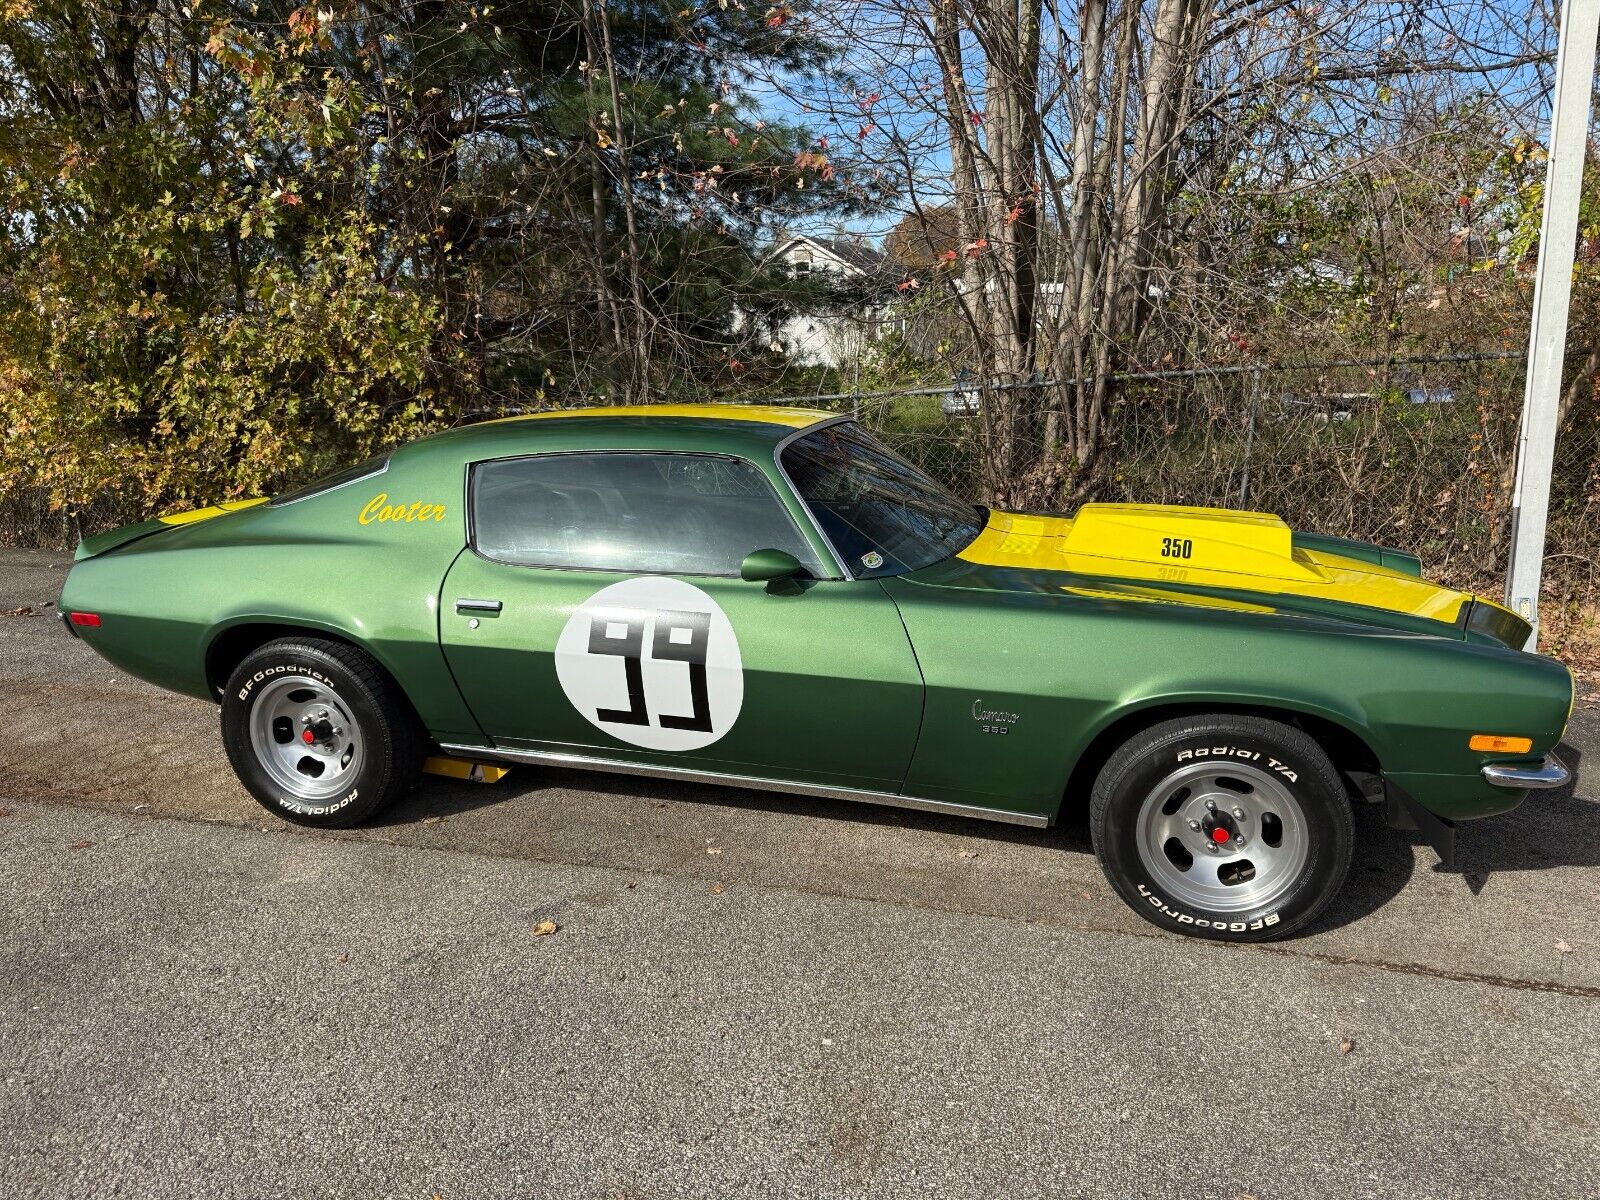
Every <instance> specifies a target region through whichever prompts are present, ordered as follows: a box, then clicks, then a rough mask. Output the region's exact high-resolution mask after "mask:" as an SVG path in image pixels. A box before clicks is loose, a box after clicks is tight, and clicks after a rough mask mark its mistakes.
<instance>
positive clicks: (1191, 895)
mask: <svg viewBox="0 0 1600 1200" xmlns="http://www.w3.org/2000/svg"><path fill="white" fill-rule="evenodd" d="M61 608H62V612H63V616H64V619H65V620H66V621H67V623H68V628H69V630H71V632H72V633H73V634H74V635H75V636H78V637H81V638H82V639H83V640H84V641H86V642H87V643H88V644H89V645H90V646H92V647H93V648H94V649H95V650H96V651H97V652H98V653H100V654H101V655H103V656H104V657H105V658H106V659H108V660H109V661H110V662H112V663H114V664H115V665H117V666H119V667H121V668H122V669H124V670H126V671H128V672H130V673H132V674H134V675H137V676H139V677H141V678H144V679H146V680H149V681H151V682H153V683H156V684H158V685H160V686H162V687H165V688H170V689H172V690H174V691H177V692H182V693H185V694H188V695H191V696H198V697H204V698H206V699H209V700H212V701H215V702H217V703H218V704H219V705H220V710H221V722H222V736H223V743H224V746H225V748H226V751H227V753H228V756H229V758H230V760H231V762H232V764H233V767H234V769H235V771H236V772H237V773H238V775H239V778H240V779H241V781H242V782H243V783H244V785H245V786H246V787H247V788H248V789H249V790H250V792H251V793H252V794H253V795H254V796H255V797H256V798H257V799H258V800H259V801H260V802H261V803H262V804H263V805H265V806H266V807H267V808H269V809H271V810H273V811H275V812H278V813H279V814H281V815H283V816H284V817H286V818H288V819H289V820H293V821H298V822H301V823H304V824H308V825H315V826H341V825H349V824H353V823H355V822H358V821H361V820H363V819H365V818H367V817H370V816H372V815H373V814H374V813H376V812H378V811H379V810H381V809H382V808H384V807H385V806H387V805H389V804H391V803H392V802H394V800H395V799H397V798H398V797H399V796H400V795H401V794H402V793H403V792H404V791H405V790H406V789H407V788H409V787H410V786H412V784H413V782H414V781H415V779H416V777H417V774H418V772H419V771H420V770H421V769H422V767H423V765H424V762H425V761H428V762H430V764H431V765H432V766H434V767H439V768H440V769H447V770H448V769H455V770H459V771H461V772H465V771H473V772H477V773H482V772H484V771H486V770H487V771H490V772H495V771H497V770H498V768H500V767H503V766H505V765H516V764H533V765H544V766H558V767H569V768H570V767H577V768H588V769H595V770H603V771H616V772H624V773H635V774H645V775H656V776H667V777H673V778H679V779H688V780H695V781H702V782H705V783H711V784H728V785H734V786H741V787H756V788H766V789H771V790H781V791H789V792H796V793H801V794H808V795H814V796H824V797H834V798H840V799H847V800H861V801H868V802H872V803H877V804H887V805H898V806H902V807H911V808H919V809H928V810H932V811H936V812H945V813H953V814H958V815H963V816H969V817H981V818H985V819H989V820H996V821H1003V822H1011V823H1015V824H1021V825H1030V826H1039V827H1043V826H1047V825H1049V824H1051V823H1052V822H1053V821H1055V820H1056V819H1057V817H1058V816H1060V815H1061V814H1062V813H1063V812H1064V811H1068V810H1069V809H1071V808H1076V807H1087V809H1088V812H1089V818H1090V827H1091V831H1092V834H1093V838H1094V845H1095V851H1096V854H1097V856H1098V858H1099V860H1100V863H1101V865H1102V867H1103V869H1104V870H1105V873H1106V875H1107V878H1108V879H1109V880H1110V882H1111V884H1112V885H1113V886H1114V887H1115V889H1116V890H1117V892H1118V893H1119V894H1120V895H1121V896H1122V897H1123V898H1124V899H1125V900H1126V901H1127V902H1128V903H1129V904H1130V905H1132V906H1133V907H1134V908H1135V909H1136V910H1137V911H1138V912H1139V913H1140V914H1141V915H1143V916H1144V917H1146V918H1147V919H1149V920H1150V921H1152V922H1154V923H1155V924H1157V925H1159V926H1162V927H1164V928H1168V929H1175V930H1180V931H1183V932H1187V933H1191V934H1198V935H1201V936H1206V937H1211V938H1218V939H1226V940H1259V939H1264V938H1271V937H1280V936H1283V935H1285V934H1288V933H1291V932H1293V931H1294V930H1296V929H1300V928H1302V927H1304V926H1305V925H1306V924H1307V923H1309V922H1311V921H1312V920H1314V919H1315V917H1316V916H1317V914H1318V913H1319V912H1321V911H1322V909H1323V908H1324V907H1325V906H1326V905H1327V903H1328V902H1329V900H1330V899H1331V898H1332V897H1333V895H1334V894H1335V893H1336V892H1337V891H1338V889H1339V887H1340V886H1341V885H1342V883H1343V881H1344V878H1345V876H1346V873H1347V871H1348V869H1349V864H1350V861H1351V857H1352V854H1353V851H1354V845H1353V843H1354V835H1353V820H1352V806H1353V804H1355V803H1359V802H1362V801H1367V800H1371V801H1379V802H1382V803H1384V804H1385V806H1386V812H1387V814H1388V816H1389V818H1390V820H1391V823H1392V824H1395V825H1397V826H1399V827H1401V828H1407V829H1420V830H1421V831H1422V832H1423V834H1424V835H1425V836H1426V837H1427V838H1428V839H1429V840H1430V841H1432V842H1433V844H1434V845H1435V846H1437V847H1438V848H1439V849H1440V852H1441V854H1443V855H1445V856H1448V855H1449V853H1450V846H1451V835H1452V831H1453V828H1454V825H1455V823H1456V822H1459V821H1461V820H1465V819H1472V818H1478V817H1487V816H1492V815H1494V814H1497V813H1503V812H1505V811H1508V810H1509V809H1511V808H1513V807H1515V806H1516V805H1517V804H1518V803H1519V802H1520V801H1522V799H1523V798H1524V797H1525V795H1526V794H1527V793H1528V792H1529V791H1530V790H1536V789H1541V788H1547V787H1554V786H1559V785H1560V784H1562V783H1564V782H1565V780H1566V778H1567V773H1566V770H1565V768H1564V767H1563V766H1562V765H1561V763H1560V761H1559V759H1557V758H1556V757H1555V756H1554V755H1553V754H1552V753H1551V752H1552V751H1553V749H1554V748H1555V747H1556V746H1557V744H1558V743H1559V742H1560V740H1561V737H1562V734H1563V731H1564V729H1565V725H1566V722H1567V719H1568V716H1569V714H1570V710H1571V705H1572V696H1573V688H1572V679H1571V676H1570V674H1569V673H1568V672H1567V670H1566V669H1565V668H1564V667H1563V666H1562V665H1561V664H1559V663H1557V662H1555V661H1554V660H1552V659H1549V658H1545V657H1542V656H1539V655H1535V654H1531V653H1526V652H1524V651H1523V650H1522V649H1521V646H1522V645H1523V644H1524V643H1525V641H1526V640H1527V636H1528V632H1529V629H1528V626H1527V624H1526V623H1525V622H1523V621H1522V619H1521V618H1520V617H1518V616H1517V615H1516V614H1514V613H1512V612H1510V611H1508V610H1506V609H1504V608H1502V607H1501V606H1499V605H1497V604H1494V603H1493V602H1491V601H1488V600H1485V599H1483V598H1481V597H1474V596H1470V595H1467V594H1464V593H1461V592H1457V591H1453V590H1451V589H1449V588H1444V587H1441V586H1438V585H1436V584H1433V583H1430V582H1427V581H1426V580H1424V579H1423V578H1422V577H1421V564H1420V563H1419V562H1418V560H1417V559H1416V558H1414V557H1413V556H1411V555H1408V554H1405V553H1403V552H1400V551H1396V550H1392V549H1389V548H1384V547H1378V546H1372V545H1368V544H1365V543H1359V542H1349V541H1343V540H1340V539H1336V538H1327V537H1320V536H1315V535H1307V534H1301V533H1296V532H1293V531H1291V530H1290V529H1289V528H1288V526H1287V525H1285V524H1284V523H1283V522H1282V521H1281V520H1279V519H1278V518H1277V517H1274V516H1271V515H1270V514H1264V513H1245V512H1231V511H1224V510H1215V509H1195V508H1176V507H1162V506H1150V505H1102V504H1091V505H1084V506H1082V507H1081V508H1080V509H1078V510H1077V512H1076V513H1075V514H1073V515H1072V516H1071V517H1066V516H1052V515H1036V514H1022V513H1006V512H999V511H994V510H991V509H987V508H984V507H981V506H978V505H974V504H970V503H968V502H966V501H963V500H961V499H959V498H958V497H956V496H953V495H951V494H950V493H949V492H947V491H946V490H945V489H944V488H942V487H941V486H939V485H938V484H936V483H935V482H933V481H932V480H930V479H928V478H927V477H926V476H925V475H923V474H922V473H921V472H920V471H918V470H917V469H916V468H915V467H913V466H912V465H911V464H909V463H907V462H906V461H905V460H903V459H901V458H900V457H899V456H897V455H895V454H894V453H893V452H891V451H890V450H888V449H887V448H885V447H884V446H883V445H882V444H881V443H879V442H878V441H877V440H876V439H874V438H873V437H872V436H871V435H870V434H869V433H867V432H866V431H865V430H863V429H862V428H861V427H860V426H859V425H858V424H856V423H855V422H853V421H852V420H850V419H849V418H848V417H845V416H839V415H836V414H831V413H826V412H818V411H811V410H800V409H782V408H763V407H756V406H736V405H686V406H668V405H657V406H647V407H636V408H597V409H582V410H572V411H562V412H551V413H538V414H534V415H531V416H527V417H517V418H507V419H503V420H499V421H491V422H485V423H482V424H477V425H472V426H466V427H462V428H458V429H453V430H450V431H448V432H445V433H441V434H437V435H435V436H433V437H429V438H425V439H422V440H420V441H416V442H413V443H410V444H408V445H405V446H401V447H399V448H397V449H395V450H393V451H392V452H390V453H388V454H386V455H384V456H382V457H380V458H378V459H374V460H372V461H370V462H367V463H362V464H359V465H357V466H354V467H351V468H349V469H348V470H345V471H341V472H339V473H338V474H336V475H333V476H330V477H328V478H326V479H323V480H320V481H318V482H317V483H314V484H311V485H309V486H307V487H305V488H302V489H299V490H297V491H293V492H289V493H286V494H284V495H280V496H277V497H274V498H272V499H270V500H260V501H246V502H236V503H233V504H227V505H221V506H217V507H215V508H210V509H202V510H198V511H195V512H190V513H182V514H176V515H173V516H168V517H164V518H158V519H156V520H153V521H147V522H143V523H141V524H137V525H131V526H127V527H124V528H121V529H117V530H112V531H110V532H108V533H105V534H102V535H100V536H98V537H93V538H89V539H87V540H86V541H85V542H84V543H83V544H82V545H81V546H80V547H79V550H78V554H77V561H76V563H75V565H74V566H73V569H72V571H71V573H70V575H69V576H68V579H67V582H66V585H65V589H64V591H63V594H62V598H61Z"/></svg>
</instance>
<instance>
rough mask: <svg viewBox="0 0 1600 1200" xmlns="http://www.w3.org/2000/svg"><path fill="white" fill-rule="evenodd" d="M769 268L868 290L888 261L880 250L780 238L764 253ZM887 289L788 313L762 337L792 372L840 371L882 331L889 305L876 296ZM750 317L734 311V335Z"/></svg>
mask: <svg viewBox="0 0 1600 1200" xmlns="http://www.w3.org/2000/svg"><path fill="white" fill-rule="evenodd" d="M765 261H766V262H768V263H781V264H783V265H784V266H785V267H786V268H787V269H788V270H789V272H790V273H791V274H793V275H812V274H826V275H829V276H831V277H832V281H834V282H839V283H844V282H847V281H860V282H861V283H862V284H865V285H871V284H873V283H875V282H877V281H878V279H879V277H883V276H885V274H886V266H887V262H888V256H887V255H885V254H884V252H883V251H882V250H879V249H877V248H876V247H874V246H869V245H866V244H865V243H864V242H859V241H852V240H851V239H849V238H823V237H813V236H811V235H810V234H804V233H793V234H785V235H784V236H782V237H780V238H779V239H778V242H777V244H776V245H774V246H773V248H772V249H771V250H770V251H769V252H768V254H767V256H766V259H765ZM884 290H886V289H883V288H876V287H870V286H867V287H863V288H862V289H861V293H862V298H861V299H859V300H852V301H848V302H840V303H836V304H831V305H829V306H828V307H827V308H826V309H820V310H817V311H812V312H799V313H791V314H789V315H788V316H786V317H784V318H783V319H782V320H780V321H779V322H778V323H777V325H776V327H775V328H773V329H771V330H767V331H764V332H766V333H767V335H768V336H770V338H771V342H772V344H773V345H776V346H778V347H780V348H781V349H782V351H783V353H784V356H785V357H786V358H787V359H788V360H789V361H790V362H791V363H794V364H795V365H796V366H802V367H834V368H837V367H842V366H846V365H848V364H849V363H851V362H854V361H856V360H857V359H859V358H860V356H861V355H862V354H863V353H864V352H865V350H866V348H867V347H868V346H869V345H871V344H872V343H873V342H874V341H876V340H877V338H878V336H879V334H880V333H882V332H884V330H885V322H886V320H887V319H888V318H889V315H890V314H889V308H890V306H889V304H888V302H887V300H885V299H883V298H882V297H880V296H878V295H877V293H879V292H881V291H884ZM755 320H756V318H755V315H754V314H752V313H748V312H745V311H743V310H738V311H735V313H734V315H733V329H734V332H735V333H738V332H740V331H741V330H746V329H748V328H749V326H750V325H751V324H752V323H753V322H754V321H755Z"/></svg>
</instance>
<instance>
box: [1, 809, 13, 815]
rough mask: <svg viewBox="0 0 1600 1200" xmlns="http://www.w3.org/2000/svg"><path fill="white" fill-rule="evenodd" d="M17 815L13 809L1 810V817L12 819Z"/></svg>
mask: <svg viewBox="0 0 1600 1200" xmlns="http://www.w3.org/2000/svg"><path fill="white" fill-rule="evenodd" d="M15 815H16V812H15V810H13V809H9V808H0V817H11V816H15Z"/></svg>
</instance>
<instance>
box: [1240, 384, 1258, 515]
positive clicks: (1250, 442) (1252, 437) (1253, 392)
mask: <svg viewBox="0 0 1600 1200" xmlns="http://www.w3.org/2000/svg"><path fill="white" fill-rule="evenodd" d="M1260 401H1261V367H1260V364H1257V365H1256V366H1255V367H1254V368H1253V369H1252V370H1251V372H1250V423H1249V424H1248V425H1246V426H1245V430H1244V478H1242V479H1241V480H1240V481H1239V507H1240V508H1244V507H1245V506H1246V505H1248V504H1249V503H1250V457H1251V455H1252V454H1253V453H1254V452H1255V446H1256V408H1257V407H1258V405H1259V404H1260Z"/></svg>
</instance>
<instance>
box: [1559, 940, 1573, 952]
mask: <svg viewBox="0 0 1600 1200" xmlns="http://www.w3.org/2000/svg"><path fill="white" fill-rule="evenodd" d="M1556 953H1557V954H1571V953H1572V945H1571V943H1569V942H1567V941H1566V940H1565V939H1564V938H1557V939H1556Z"/></svg>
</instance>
